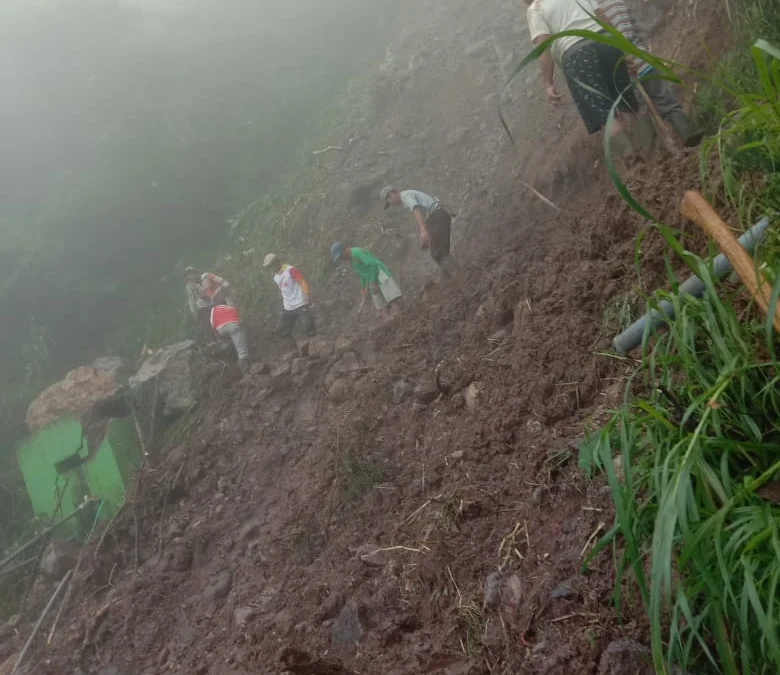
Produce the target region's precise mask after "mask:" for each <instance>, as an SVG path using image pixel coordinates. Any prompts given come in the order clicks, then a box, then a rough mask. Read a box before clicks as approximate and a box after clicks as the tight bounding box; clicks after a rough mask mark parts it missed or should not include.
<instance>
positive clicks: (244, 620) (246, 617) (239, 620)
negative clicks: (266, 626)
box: [233, 607, 256, 628]
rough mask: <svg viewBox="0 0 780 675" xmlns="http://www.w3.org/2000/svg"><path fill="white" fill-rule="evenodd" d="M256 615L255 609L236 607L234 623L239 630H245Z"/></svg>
mask: <svg viewBox="0 0 780 675" xmlns="http://www.w3.org/2000/svg"><path fill="white" fill-rule="evenodd" d="M255 614H256V612H255V609H254V607H236V609H235V610H234V611H233V623H235V624H236V626H238V627H239V628H245V627H246V625H247V624H248V623H249V622H250V621H251V620H252V619H253V618H254V616H255Z"/></svg>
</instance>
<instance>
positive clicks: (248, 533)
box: [238, 519, 260, 541]
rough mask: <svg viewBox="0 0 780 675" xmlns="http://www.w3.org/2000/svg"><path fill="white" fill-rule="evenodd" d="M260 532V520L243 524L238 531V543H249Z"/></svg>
mask: <svg viewBox="0 0 780 675" xmlns="http://www.w3.org/2000/svg"><path fill="white" fill-rule="evenodd" d="M259 530H260V520H258V519H253V520H250V521H249V522H248V523H244V525H243V526H242V527H241V529H240V530H239V531H238V540H239V541H249V540H250V539H253V538H254V537H255V535H256V534H257V533H258V532H259Z"/></svg>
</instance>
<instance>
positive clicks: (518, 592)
mask: <svg viewBox="0 0 780 675" xmlns="http://www.w3.org/2000/svg"><path fill="white" fill-rule="evenodd" d="M501 599H502V600H503V601H504V604H506V605H507V606H509V607H510V609H512V611H517V609H518V608H519V607H520V602H521V601H522V599H523V583H522V582H521V581H520V577H519V576H518V575H517V574H513V575H512V576H510V577H508V578H507V579H506V581H504V586H503V588H502V589H501Z"/></svg>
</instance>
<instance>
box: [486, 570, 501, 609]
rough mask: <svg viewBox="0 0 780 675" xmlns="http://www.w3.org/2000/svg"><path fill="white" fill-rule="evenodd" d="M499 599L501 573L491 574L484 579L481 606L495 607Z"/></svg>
mask: <svg viewBox="0 0 780 675" xmlns="http://www.w3.org/2000/svg"><path fill="white" fill-rule="evenodd" d="M500 597H501V572H491V573H490V574H488V576H487V579H485V589H484V591H483V594H482V606H483V607H485V608H487V607H495V606H496V605H497V604H498V601H499V599H500Z"/></svg>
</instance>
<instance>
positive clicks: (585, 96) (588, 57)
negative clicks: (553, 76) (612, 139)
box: [562, 40, 635, 136]
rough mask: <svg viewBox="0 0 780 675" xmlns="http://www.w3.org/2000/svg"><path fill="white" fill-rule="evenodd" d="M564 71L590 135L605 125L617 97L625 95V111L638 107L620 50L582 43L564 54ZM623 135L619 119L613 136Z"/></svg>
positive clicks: (584, 41)
mask: <svg viewBox="0 0 780 675" xmlns="http://www.w3.org/2000/svg"><path fill="white" fill-rule="evenodd" d="M602 48H603V49H602ZM562 70H563V74H564V76H565V78H566V82H567V84H568V86H569V91H570V92H571V95H572V99H573V100H574V103H575V105H576V106H577V111H578V112H579V113H580V117H581V118H582V121H583V123H584V124H585V128H586V129H587V131H588V133H589V134H595V133H596V132H597V131H599V130H600V129H602V128H603V127H604V126H605V125H606V123H607V119H608V117H609V113H610V111H611V110H612V107H613V104H614V103H615V101H616V100H617V99H618V95H622V98H623V101H624V104H623V105H622V106H621V107H623V108H624V109H628V108H630V107H634V106H635V102H634V97H633V92H632V91H631V89H630V83H631V78H630V76H629V74H628V69H627V67H626V64H625V60H624V59H623V54H622V52H621V51H620V50H619V49H615V48H614V47H607V46H606V45H601V44H600V43H597V42H592V41H590V40H582V41H580V42H578V43H577V44H575V45H574V46H572V47H570V48H569V49H568V50H567V51H566V52H565V53H564V55H563V64H562ZM623 131H624V126H623V123H622V121H621V120H620V118H619V117H617V116H616V117H615V119H614V122H613V124H612V126H611V129H610V134H611V135H612V136H616V135H617V134H619V133H622V132H623Z"/></svg>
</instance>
